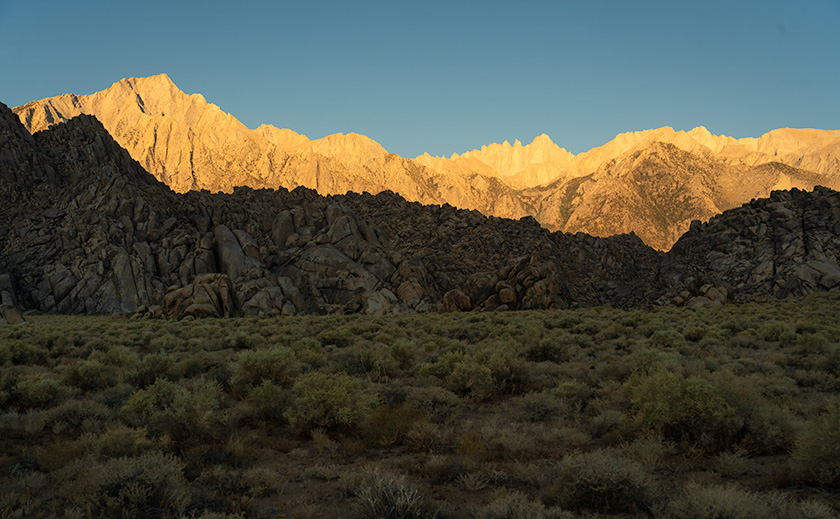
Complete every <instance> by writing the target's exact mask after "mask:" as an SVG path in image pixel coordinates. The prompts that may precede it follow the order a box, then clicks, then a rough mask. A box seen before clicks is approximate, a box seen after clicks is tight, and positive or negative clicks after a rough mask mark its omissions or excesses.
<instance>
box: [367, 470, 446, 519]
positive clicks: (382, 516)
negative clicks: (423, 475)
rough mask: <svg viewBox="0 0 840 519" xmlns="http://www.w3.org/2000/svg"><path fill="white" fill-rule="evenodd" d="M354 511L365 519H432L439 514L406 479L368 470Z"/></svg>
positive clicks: (380, 471) (388, 473)
mask: <svg viewBox="0 0 840 519" xmlns="http://www.w3.org/2000/svg"><path fill="white" fill-rule="evenodd" d="M356 498H357V499H358V501H357V502H356V508H357V509H358V510H359V513H360V514H361V515H362V517H364V518H365V519H434V518H435V517H437V516H438V511H437V510H436V509H435V508H433V507H432V506H430V505H429V504H428V503H427V501H426V499H425V498H424V497H423V495H422V494H421V493H420V491H419V490H418V489H417V488H416V487H415V486H414V485H412V484H411V483H409V481H408V479H407V478H406V477H405V476H402V475H397V474H393V473H390V472H385V471H382V470H379V469H377V468H368V469H367V470H365V471H364V473H363V474H362V476H361V479H360V481H359V482H358V486H357V490H356Z"/></svg>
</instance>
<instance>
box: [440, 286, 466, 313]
mask: <svg viewBox="0 0 840 519" xmlns="http://www.w3.org/2000/svg"><path fill="white" fill-rule="evenodd" d="M443 306H444V308H445V309H446V311H447V312H468V311H470V310H472V308H473V306H472V302H471V301H470V297H469V296H468V295H467V294H465V293H464V292H462V291H461V290H459V289H457V288H456V289H452V290H450V291H449V292H447V293H445V294H444V295H443Z"/></svg>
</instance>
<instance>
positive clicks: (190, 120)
mask: <svg viewBox="0 0 840 519" xmlns="http://www.w3.org/2000/svg"><path fill="white" fill-rule="evenodd" d="M14 111H15V113H17V114H18V115H19V116H20V118H21V120H22V121H23V123H24V125H25V126H26V128H27V129H28V130H29V131H30V132H33V133H34V132H37V131H40V130H45V129H47V128H49V127H50V126H52V125H54V124H58V123H61V122H64V121H67V120H69V119H71V118H72V117H75V116H77V115H80V114H88V115H93V116H95V117H96V118H97V119H99V120H100V121H102V123H103V125H104V126H105V128H106V129H107V130H108V131H109V132H110V133H111V135H112V136H113V137H114V139H115V140H116V141H117V142H118V143H119V144H120V145H121V146H123V147H124V148H125V149H127V150H128V151H129V153H130V154H131V156H132V157H133V158H134V159H135V160H137V161H138V162H139V163H140V164H141V165H142V166H143V167H144V168H145V169H146V170H147V171H149V172H150V173H151V174H152V175H154V176H155V178H157V179H158V180H160V181H162V182H164V183H166V184H167V185H168V186H169V187H170V188H172V189H173V190H174V191H177V192H186V191H189V190H202V189H204V190H208V191H211V192H217V191H222V192H228V193H230V192H232V191H233V189H234V188H235V187H237V186H248V187H251V188H255V189H260V188H269V189H275V188H278V187H282V188H286V189H289V190H292V189H294V188H296V187H298V186H304V187H307V188H310V189H315V190H316V191H317V192H318V193H319V194H322V195H333V194H344V193H346V192H348V191H353V192H357V193H362V192H370V193H379V192H382V191H387V190H390V191H394V192H396V193H398V194H400V195H401V196H402V197H404V198H406V199H408V200H410V201H416V202H421V203H423V204H438V205H442V204H450V205H453V206H455V207H459V208H463V209H475V210H478V211H480V212H481V213H482V214H485V215H488V216H499V217H505V218H514V219H518V218H521V217H524V216H533V217H535V218H536V219H537V221H538V222H540V224H541V225H543V226H545V227H546V228H547V229H549V230H553V231H565V232H571V233H574V232H586V233H588V234H592V235H595V236H602V237H606V236H612V235H615V234H622V233H628V232H633V233H635V234H636V235H638V236H639V237H641V238H642V240H643V241H644V242H645V243H647V244H648V245H650V246H652V247H654V248H656V249H658V250H667V249H669V248H670V247H671V245H673V243H674V242H675V241H676V240H677V239H678V238H679V237H680V236H681V235H682V234H683V233H684V232H685V231H687V230H688V225H689V223H690V222H691V220H694V219H701V220H707V219H708V218H710V217H711V216H713V215H715V214H718V213H720V212H721V211H724V210H727V209H730V208H733V207H737V206H739V205H740V204H742V203H745V202H748V201H749V200H751V199H753V198H760V197H766V196H768V195H769V193H770V191H771V190H773V189H791V188H800V189H812V188H813V187H814V186H816V185H823V186H827V187H832V188H835V189H840V132H838V131H824V130H812V129H789V128H784V129H778V130H774V131H772V132H769V133H767V134H765V135H763V136H761V137H759V138H746V139H734V138H732V137H727V136H723V135H712V134H711V133H710V132H709V131H708V130H706V128H703V127H698V128H695V129H693V130H691V131H688V132H683V131H674V130H673V129H672V128H667V127H666V128H659V129H655V130H646V131H641V132H631V133H624V134H621V135H618V136H616V138H615V139H613V140H612V141H610V142H608V143H606V144H604V145H603V146H599V147H597V148H593V149H592V150H589V151H587V152H585V153H580V154H578V155H573V154H571V153H569V152H568V151H566V150H565V149H563V148H560V147H559V146H557V145H556V144H554V143H553V142H552V141H551V139H550V138H549V137H548V136H547V135H540V136H539V137H537V138H535V139H534V140H533V142H531V143H530V144H528V145H522V144H521V143H520V142H519V141H516V142H515V143H514V144H513V145H510V144H509V143H507V142H505V143H503V144H491V145H488V146H484V147H482V148H481V149H480V150H473V151H469V152H466V153H463V154H461V155H458V154H453V155H452V156H451V157H449V158H442V157H431V156H429V155H422V156H419V157H417V158H415V159H407V158H402V157H399V156H398V155H395V154H391V153H388V152H387V151H386V150H385V149H384V148H383V147H382V146H380V145H379V144H378V143H377V142H375V141H373V140H372V139H369V138H367V137H365V136H363V135H358V134H354V133H350V134H347V135H345V134H335V135H329V136H327V137H324V138H321V139H316V140H310V139H308V138H307V137H306V136H304V135H300V134H298V133H296V132H294V131H292V130H289V129H278V128H276V127H274V126H270V125H263V126H261V127H259V128H257V129H256V130H250V129H248V128H246V127H245V126H244V125H243V124H242V123H240V122H239V121H237V120H236V119H235V118H234V117H233V116H231V115H230V114H227V113H225V112H223V111H222V110H221V109H220V108H219V107H217V106H215V105H213V104H209V103H207V101H206V100H205V99H204V97H202V96H201V95H200V94H192V95H187V94H185V93H183V92H181V91H180V90H179V89H178V88H177V87H176V86H175V84H174V83H173V82H172V81H171V80H170V78H169V77H168V76H166V75H165V74H161V75H158V76H152V77H148V78H130V79H123V80H121V81H119V82H117V83H114V85H113V86H111V87H110V88H108V89H106V90H103V91H101V92H97V93H95V94H92V95H87V96H76V95H72V94H66V95H62V96H59V97H53V98H49V99H44V100H41V101H34V102H32V103H29V104H27V105H24V106H20V107H17V108H15V109H14ZM22 159H24V160H23V161H22V163H23V162H25V157H22ZM33 160H35V159H33ZM32 167H35V166H34V165H33V166H32Z"/></svg>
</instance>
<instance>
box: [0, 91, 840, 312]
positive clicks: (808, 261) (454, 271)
mask: <svg viewBox="0 0 840 519" xmlns="http://www.w3.org/2000/svg"><path fill="white" fill-rule="evenodd" d="M0 132H2V133H0V138H2V141H1V142H0V144H2V145H0V165H2V168H0V178H2V179H3V180H2V182H0V197H2V198H3V200H5V201H7V202H6V203H5V204H3V205H2V206H0V225H2V227H0V296H2V297H3V298H4V301H5V300H6V299H11V301H12V303H13V304H16V305H18V306H21V307H26V308H35V309H39V310H43V311H49V312H62V313H110V312H128V313H137V315H139V316H147V317H168V318H176V319H180V318H197V317H205V316H231V315H276V316H281V315H295V314H312V313H316V314H326V313H358V312H361V313H367V314H374V315H378V314H385V313H394V312H414V311H444V310H449V311H456V310H457V311H465V310H472V309H475V310H483V311H489V310H494V311H500V310H517V309H531V308H556V309H562V308H566V307H569V306H572V305H600V304H610V305H613V306H619V307H628V308H639V307H646V306H650V305H653V304H661V303H666V302H669V301H671V300H672V298H675V297H681V298H682V300H681V301H678V302H685V301H686V300H695V303H697V304H699V303H702V302H703V301H702V300H701V299H699V298H700V297H704V298H706V299H707V300H709V301H712V300H713V298H716V299H718V300H719V299H729V300H748V299H766V298H770V297H785V296H787V295H798V294H802V293H807V292H810V291H814V290H824V289H831V288H833V287H835V286H836V285H837V284H838V282H840V268H838V266H837V255H838V253H840V251H838V247H840V238H838V236H840V227H838V224H837V221H838V218H837V217H838V214H840V195H838V194H837V193H836V192H834V191H831V190H829V189H823V188H820V189H817V190H815V191H813V192H811V193H806V192H803V191H798V190H793V191H790V192H774V193H773V195H772V196H771V198H770V199H766V200H756V201H753V202H751V203H750V204H746V205H744V206H743V207H740V208H737V209H734V210H731V211H728V212H726V213H724V214H723V215H721V216H718V217H716V218H713V219H712V220H711V221H710V222H709V223H707V224H700V223H699V222H697V223H695V224H693V225H692V228H691V230H690V231H689V232H688V233H687V234H686V235H685V236H684V237H683V238H681V239H680V241H679V242H678V244H677V246H675V247H674V250H673V251H671V252H670V253H669V254H667V255H666V254H663V253H661V252H657V251H656V250H654V249H652V248H650V247H648V246H646V245H645V244H644V243H642V241H641V240H640V239H639V238H638V237H637V236H635V235H633V234H624V235H618V236H613V237H610V238H596V237H593V236H590V235H587V234H584V233H577V234H564V233H561V232H550V231H548V230H546V229H545V228H543V227H541V226H540V225H539V224H538V223H537V221H536V220H535V219H534V218H531V217H525V218H521V219H518V220H511V219H504V218H496V217H486V216H484V215H483V214H481V213H480V212H478V211H469V210H462V209H456V208H454V207H452V206H449V205H446V204H444V205H430V206H424V205H421V204H419V203H417V202H409V201H407V200H406V199H405V198H403V197H401V196H399V195H396V194H394V193H392V192H390V191H385V192H382V193H380V194H378V195H370V194H353V193H351V194H347V195H334V196H327V197H325V196H321V195H319V194H317V193H316V192H315V191H313V190H309V189H305V188H297V189H295V190H293V191H287V190H285V189H277V190H265V189H263V190H253V189H250V188H238V189H235V190H234V191H233V193H230V194H225V193H216V194H212V193H209V192H207V191H191V192H188V193H183V194H179V193H175V192H173V191H172V190H171V189H169V188H168V187H167V186H166V185H164V184H163V183H161V182H159V181H157V180H155V179H154V178H153V177H152V176H151V175H149V174H148V173H147V172H146V171H144V170H143V168H142V167H141V166H140V164H138V163H137V162H136V161H134V160H133V159H132V158H131V157H130V156H129V154H128V152H127V151H126V150H124V149H122V148H121V147H120V146H119V145H118V144H117V143H116V142H115V141H114V140H113V139H112V138H111V137H110V135H109V134H108V132H107V131H105V128H104V127H103V126H102V125H101V124H100V123H99V122H98V121H97V120H96V119H95V118H93V117H91V116H78V117H76V118H73V119H71V120H69V121H67V122H66V123H64V124H59V125H55V126H53V127H51V128H50V129H49V130H46V131H43V132H38V133H36V134H35V135H30V134H29V133H28V132H26V130H25V129H24V128H23V127H22V125H21V123H20V122H19V121H18V119H17V117H16V116H15V115H14V114H13V113H12V112H11V111H10V110H8V109H7V108H6V107H5V106H2V105H0ZM660 146H662V150H661V152H660V153H662V154H663V155H664V156H665V157H666V158H668V160H676V159H677V158H679V153H681V152H679V150H672V149H670V148H668V146H665V145H660ZM675 157H676V158H675ZM663 160H664V159H663ZM638 186H639V188H640V189H643V188H644V186H643V184H642V182H641V179H640V180H639V183H638ZM681 293H685V294H686V295H685V296H680V295H679V294H681ZM707 296H709V297H707Z"/></svg>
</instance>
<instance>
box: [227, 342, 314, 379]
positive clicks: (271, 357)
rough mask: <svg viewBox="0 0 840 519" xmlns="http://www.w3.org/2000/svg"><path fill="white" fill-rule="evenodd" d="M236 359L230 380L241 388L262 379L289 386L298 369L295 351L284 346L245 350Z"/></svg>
mask: <svg viewBox="0 0 840 519" xmlns="http://www.w3.org/2000/svg"><path fill="white" fill-rule="evenodd" d="M236 360H237V364H238V365H237V368H236V371H235V372H234V375H233V380H232V381H231V382H232V384H233V385H234V386H237V387H242V388H245V387H251V386H256V385H257V384H259V383H260V382H262V381H263V380H270V381H271V382H274V383H275V384H277V385H280V386H291V385H292V382H293V381H294V379H295V377H296V376H297V374H298V372H299V371H300V367H299V366H298V363H297V360H296V359H295V352H294V351H293V350H292V349H291V348H287V347H285V346H274V347H272V348H268V349H264V350H245V351H242V352H240V353H239V354H238V355H237V356H236Z"/></svg>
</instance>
